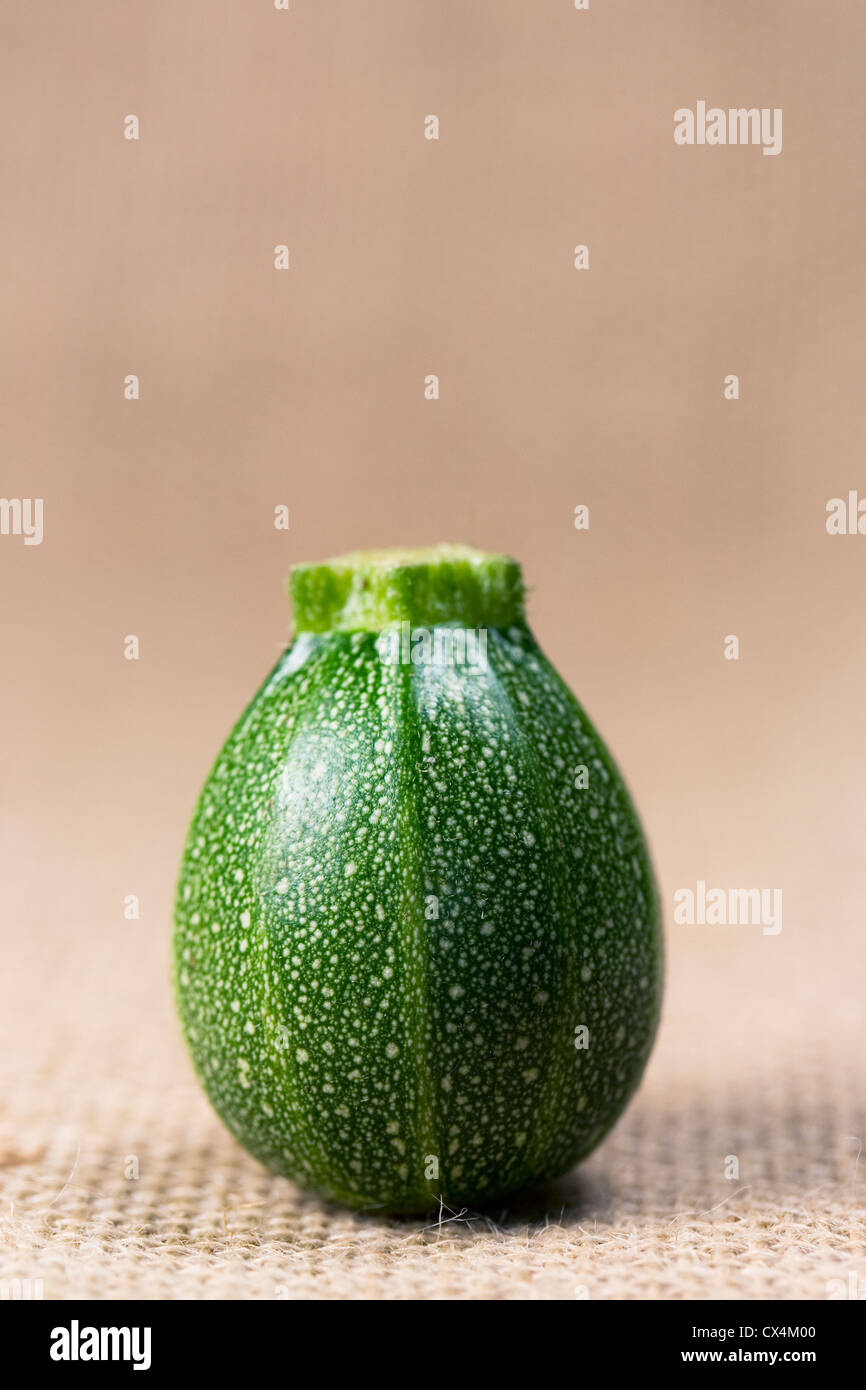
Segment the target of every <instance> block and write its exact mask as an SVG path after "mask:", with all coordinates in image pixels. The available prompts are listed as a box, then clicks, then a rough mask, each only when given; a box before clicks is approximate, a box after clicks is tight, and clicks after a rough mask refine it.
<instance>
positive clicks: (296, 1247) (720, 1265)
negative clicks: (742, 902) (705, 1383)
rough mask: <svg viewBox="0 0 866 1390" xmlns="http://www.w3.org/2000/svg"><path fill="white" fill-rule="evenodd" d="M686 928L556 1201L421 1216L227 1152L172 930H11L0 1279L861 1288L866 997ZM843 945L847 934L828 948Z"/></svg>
mask: <svg viewBox="0 0 866 1390" xmlns="http://www.w3.org/2000/svg"><path fill="white" fill-rule="evenodd" d="M678 930H679V932H680V935H677V934H676V933H677V931H678ZM688 930H689V929H673V930H672V932H671V933H669V940H670V948H671V949H670V956H671V969H670V987H669V992H668V1001H667V1007H666V1011H665V1020H664V1025H663V1030H662V1033H661V1036H660V1040H659V1045H658V1047H657V1050H656V1053H655V1055H654V1058H653V1061H652V1064H651V1066H650V1068H649V1071H648V1073H647V1076H646V1078H645V1081H644V1084H643V1086H642V1088H641V1091H640V1093H639V1094H638V1096H637V1098H636V1099H635V1101H634V1102H633V1103H632V1105H631V1107H630V1109H629V1110H628V1112H627V1114H626V1116H625V1117H624V1119H623V1120H622V1121H621V1123H620V1124H619V1126H618V1127H617V1128H616V1130H615V1131H614V1133H613V1134H612V1135H611V1136H610V1137H609V1139H608V1140H607V1141H606V1142H605V1143H604V1144H603V1145H602V1147H601V1148H600V1149H599V1150H598V1152H597V1153H596V1154H595V1155H594V1156H593V1157H592V1158H591V1159H590V1160H589V1161H588V1162H587V1163H586V1164H584V1165H583V1167H582V1168H581V1169H580V1170H579V1171H578V1172H577V1173H576V1174H573V1175H571V1176H570V1177H569V1178H568V1179H566V1180H564V1181H563V1182H561V1183H560V1184H558V1185H557V1186H556V1188H554V1189H551V1190H549V1191H547V1192H543V1193H532V1194H525V1195H523V1196H522V1197H521V1198H520V1199H518V1200H513V1201H511V1202H510V1203H508V1204H507V1205H505V1206H504V1207H503V1208H501V1209H491V1210H488V1211H485V1212H484V1213H481V1214H479V1213H472V1212H468V1213H459V1212H449V1211H443V1212H442V1213H441V1216H439V1215H436V1214H434V1215H432V1216H431V1217H430V1218H428V1219H427V1220H425V1221H407V1220H389V1219H382V1218H380V1217H378V1216H376V1215H375V1214H374V1213H370V1214H365V1215H360V1216H359V1215H353V1214H350V1213H347V1212H344V1211H342V1210H340V1209H337V1208H331V1207H326V1206H324V1205H323V1204H321V1203H319V1202H318V1201H317V1200H315V1199H314V1198H312V1197H308V1196H306V1195H305V1194H303V1193H299V1192H298V1191H297V1190H296V1189H295V1188H294V1187H293V1186H292V1185H291V1184H290V1183H288V1182H285V1181H283V1180H281V1179H276V1178H272V1177H270V1176H269V1175H268V1174H266V1173H265V1172H264V1171H263V1170H262V1169H261V1168H260V1167H259V1165H258V1164H257V1163H256V1162H255V1161H254V1160H253V1159H252V1158H250V1157H249V1156H248V1155H246V1154H245V1153H244V1151H243V1150H242V1149H240V1148H239V1147H238V1145H237V1144H236V1143H235V1142H234V1140H233V1139H232V1138H231V1136H230V1135H229V1134H228V1133H227V1132H226V1131H225V1130H224V1129H223V1128H222V1126H221V1124H220V1123H219V1121H218V1120H217V1119H216V1117H215V1116H214V1115H213V1114H212V1112H211V1111H210V1109H209V1107H208V1105H207V1103H206V1101H205V1100H204V1098H203V1097H202V1095H201V1094H200V1092H199V1090H198V1087H197V1085H196V1083H195V1080H194V1079H193V1076H192V1074H191V1070H190V1067H189V1064H188V1062H187V1059H186V1057H185V1055H184V1053H183V1050H182V1046H181V1044H180V1042H179V1040H178V1035H177V1029H176V1025H175V1022H174V1017H173V1012H172V1006H171V997H170V993H169V989H168V985H167V981H166V977H167V960H166V950H165V945H166V943H165V940H164V938H163V939H160V938H158V937H156V936H155V935H154V936H153V937H149V936H146V935H142V933H141V925H140V924H138V923H133V924H128V927H127V928H124V927H123V926H121V927H118V928H117V931H116V933H115V935H114V936H113V937H112V938H110V940H107V939H106V938H105V937H102V938H101V937H100V936H99V935H98V934H97V933H95V932H93V931H86V930H85V931H82V932H81V935H80V936H79V937H78V938H76V939H70V940H69V941H68V942H67V943H66V945H65V946H62V945H61V944H60V943H59V942H58V940H57V939H56V937H55V936H52V937H51V938H50V949H46V947H45V945H44V944H43V945H40V942H39V938H38V937H33V938H30V939H27V938H24V937H21V938H20V939H19V941H18V944H17V946H16V945H14V943H13V948H12V951H11V959H10V961H9V964H10V969H9V971H8V973H7V975H6V986H5V993H6V998H5V999H4V1001H3V1015H2V1016H3V1019H4V1026H5V1028H6V1029H7V1035H6V1038H5V1045H4V1047H3V1050H2V1057H3V1069H4V1096H5V1097H6V1105H5V1113H4V1126H3V1132H2V1148H0V1163H2V1168H0V1175H2V1180H3V1189H4V1201H3V1207H2V1239H3V1253H2V1261H0V1278H2V1279H3V1280H4V1281H7V1282H5V1283H4V1285H3V1290H4V1293H5V1295H6V1296H7V1297H9V1296H14V1295H15V1294H16V1293H17V1292H19V1291H23V1292H25V1293H26V1292H27V1290H28V1289H29V1290H30V1291H36V1292H37V1294H41V1296H43V1297H44V1298H46V1299H66V1298H77V1297H88V1298H99V1299H102V1298H124V1299H132V1298H145V1299H223V1298H229V1299H235V1298H237V1299H250V1298H251V1299H274V1298H291V1299H297V1298H303V1299H315V1298H326V1299H358V1298H360V1299H381V1298H390V1299H394V1298H397V1299H527V1298H529V1299H535V1298H541V1299H549V1298H557V1299H569V1300H583V1299H589V1300H593V1299H623V1298H625V1299H628V1298H649V1299H684V1298H699V1299H704V1298H727V1299H741V1298H746V1299H751V1298H760V1297H771V1298H778V1299H791V1298H794V1299H815V1298H817V1299H824V1298H827V1297H830V1296H840V1290H842V1289H843V1288H844V1289H845V1290H846V1291H850V1290H851V1289H852V1288H853V1289H857V1288H859V1289H860V1291H861V1292H866V1220H864V1212H863V1203H862V1193H863V1181H862V1175H863V1167H864V1165H862V1164H860V1165H859V1166H858V1155H859V1149H860V1142H861V1138H862V1135H863V1131H864V1125H863V1107H862V1100H863V1056H864V1052H863V1048H862V1038H861V1039H860V1045H858V1043H857V1038H858V1035H859V1011H858V1010H857V1009H855V1008H853V1007H852V1006H850V1005H849V1006H848V1007H843V1006H840V1007H838V1008H830V1009H827V1008H826V1007H824V1005H822V1006H821V1007H817V1005H816V1003H815V1001H817V1000H820V999H825V1001H826V991H827V988H828V980H829V979H830V978H831V977H832V974H833V970H834V969H835V968H836V967H834V966H832V965H830V966H828V964H827V962H826V961H825V962H824V963H823V964H822V959H821V955H820V953H818V952H817V951H814V950H813V951H811V952H802V951H801V952H798V951H796V950H792V949H791V946H790V945H789V947H788V950H787V952H786V950H785V947H784V945H783V943H784V941H785V934H784V933H783V934H782V935H781V936H780V937H778V938H772V939H768V938H761V936H760V934H759V935H758V937H757V939H755V938H752V939H751V940H750V942H749V943H748V945H746V944H745V943H743V942H740V941H734V942H733V944H732V941H731V938H730V937H729V938H728V940H727V942H724V941H723V940H722V939H721V938H719V939H718V940H717V941H716V942H715V944H712V943H711V944H710V945H709V946H707V945H703V946H701V947H699V948H697V949H696V948H695V947H694V946H693V944H692V943H693V942H694V940H695V938H694V937H688V936H684V935H683V934H682V933H683V932H687V931H688ZM692 930H697V929H692ZM740 930H743V929H740ZM746 930H749V929H746ZM789 940H790V939H789ZM855 944H856V943H855V941H854V940H853V939H852V940H851V941H850V942H849V943H848V944H847V947H846V943H845V941H844V940H841V939H839V938H837V939H836V942H835V945H834V949H833V951H832V952H830V953H829V955H830V956H831V957H832V960H833V961H835V962H837V963H838V961H839V959H842V958H844V954H845V951H846V949H847V950H851V951H852V952H853V951H854V948H855ZM745 981H748V989H747V990H744V982H745ZM732 1158H733V1159H735V1160H736V1164H737V1165H738V1168H739V1176H731V1177H728V1176H726V1171H727V1172H730V1173H735V1167H734V1164H733V1163H732ZM136 1168H137V1172H138V1177H135V1176H133V1174H134V1172H135V1171H136ZM127 1174H129V1176H127ZM16 1279H17V1280H21V1281H22V1283H21V1285H20V1286H16V1285H15V1283H14V1281H15V1280H16ZM28 1280H29V1281H31V1282H30V1284H29V1285H28V1284H26V1283H25V1282H24V1281H28ZM35 1281H41V1284H39V1283H37V1282H35ZM834 1281H835V1282H834ZM846 1296H847V1294H846Z"/></svg>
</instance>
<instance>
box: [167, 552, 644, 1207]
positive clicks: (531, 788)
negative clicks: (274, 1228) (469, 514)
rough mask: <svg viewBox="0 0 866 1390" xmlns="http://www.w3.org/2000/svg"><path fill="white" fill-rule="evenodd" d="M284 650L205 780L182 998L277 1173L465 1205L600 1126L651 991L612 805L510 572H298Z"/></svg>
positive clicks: (423, 568)
mask: <svg viewBox="0 0 866 1390" xmlns="http://www.w3.org/2000/svg"><path fill="white" fill-rule="evenodd" d="M291 592H292V600H293V606H294V617H295V628H296V635H295V638H294V641H293V642H292V643H291V645H290V646H289V648H288V650H287V651H286V652H285V653H284V655H283V656H282V657H281V659H280V660H279V661H278V663H277V665H276V667H275V668H274V670H273V672H272V673H271V675H270V676H269V677H268V679H267V680H266V681H265V684H264V685H263V686H262V689H261V690H260V691H259V693H258V695H257V696H256V697H255V699H254V700H253V702H252V704H251V705H250V706H249V708H248V709H247V711H246V713H245V714H244V715H243V716H242V717H241V719H240V721H239V723H238V724H237V726H236V727H235V729H234V731H233V732H232V734H231V735H230V737H229V740H228V742H227V743H226V745H225V747H224V748H223V751H222V753H221V754H220V756H219V758H218V760H217V763H216V765H215V767H214V769H213V771H212V772H211V775H210V777H209V778H208V781H207V783H206V785H205V788H204V791H203V792H202V795H201V799H200V801H199V804H198V807H197V810H196V813H195V816H194V818H193V822H192V826H191V828H190V832H189V838H188V842H187V847H186V853H185V857H184V861H183V867H182V871H181V876H180V883H179V886H178V895H177V908H176V933H175V978H176V988H177V997H178V1003H179V1008H180V1014H181V1018H182V1022H183V1027H184V1031H185V1034H186V1038H187V1042H188V1045H189V1048H190V1052H191V1054H192V1057H193V1061H194V1063H195V1066H196V1069H197V1071H198V1074H199V1077H200V1079H201V1081H202V1084H203V1086H204V1088H205V1090H206V1091H207V1093H208V1095H209V1097H210V1099H211V1101H212V1102H213V1104H214V1106H215V1107H216V1109H217V1111H218V1112H219V1114H220V1115H221V1116H222V1118H223V1120H224V1121H225V1123H226V1124H227V1125H228V1127H229V1129H230V1130H231V1131H232V1132H233V1133H234V1134H235V1135H236V1136H237V1138H238V1139H239V1140H240V1141H241V1143H242V1144H244V1145H245V1146H246V1147H247V1148H248V1149H249V1150H250V1152H252V1153H253V1154H255V1155H256V1156H257V1157H258V1158H259V1159H261V1160H262V1162H263V1163H265V1164H266V1165H267V1166H268V1167H269V1168H270V1169H272V1170H273V1171H275V1172H278V1173H283V1174H285V1175H286V1176H287V1177H290V1178H293V1179H295V1181H297V1182H299V1183H301V1184H302V1185H303V1186H305V1187H308V1188H311V1189H313V1190H315V1191H316V1192H318V1193H320V1194H322V1195H323V1196H325V1197H330V1198H335V1199H337V1200H338V1201H340V1202H343V1203H346V1204H348V1205H350V1206H353V1207H378V1208H383V1209H387V1210H391V1211H404V1212H412V1211H425V1210H427V1209H429V1208H431V1207H433V1206H435V1205H436V1204H437V1203H438V1201H439V1199H440V1198H442V1199H443V1200H444V1201H445V1203H447V1204H448V1205H449V1206H451V1207H455V1206H458V1205H461V1204H464V1205H465V1204H467V1203H472V1204H477V1203H479V1202H481V1201H483V1200H485V1199H487V1198H492V1197H498V1196H501V1195H503V1194H504V1193H507V1192H510V1191H513V1190H515V1189H517V1188H519V1187H522V1186H524V1185H526V1184H528V1183H530V1182H537V1181H539V1180H542V1179H544V1178H547V1177H552V1176H555V1175H558V1174H560V1173H562V1172H564V1171H565V1170H567V1169H568V1168H569V1167H570V1166H571V1165H572V1164H573V1163H575V1162H576V1161H577V1160H578V1159H580V1158H582V1157H583V1156H584V1155H586V1154H588V1153H589V1152H590V1151H591V1150H592V1149H593V1148H594V1147H595V1145H596V1144H598V1142H599V1140H600V1139H601V1138H602V1137H603V1135H604V1134H606V1132H607V1131H608V1130H609V1129H610V1127H611V1125H612V1124H613V1123H614V1121H615V1120H616V1119H617V1117H618V1116H619V1115H620V1114H621V1112H622V1110H623V1108H624V1106H625V1104H626V1102H627V1101H628V1098H629V1096H630V1095H631V1093H632V1092H633V1090H634V1089H635V1087H636V1085H637V1083H638V1080H639V1079H640V1076H641V1073H642V1071H643V1068H644V1064H645V1062H646V1059H647V1056H648V1054H649V1051H650V1048H651V1046H652V1041H653V1037H654V1034H655V1030H656V1023H657V1018H658V1010H659V1000H660V992H661V938H660V929H659V915H658V904H657V893H656V888H655V883H654V880H653V874H652V869H651V866H650V861H649V857H648V854H647V849H646V845H645V843H644V839H643V836H642V834H641V830H640V826H639V823H638V820H637V816H636V814H635V811H634V808H633V806H632V803H631V800H630V799H629V795H628V792H627V791H626V789H625V786H624V785H623V782H622V779H621V777H620V775H619V773H618V771H617V769H616V768H615V766H614V764H613V762H612V760H611V758H610V755H609V753H608V752H607V750H606V748H605V747H604V745H603V743H602V742H601V740H600V739H599V737H598V735H597V733H596V732H595V730H594V729H593V727H592V725H591V724H590V722H589V720H588V719H587V717H586V715H585V714H584V713H583V711H582V709H581V708H580V706H579V705H578V704H577V702H576V700H575V699H574V697H573V696H572V694H571V693H570V691H569V690H568V688H567V687H566V686H565V685H564V684H563V682H562V680H561V679H560V678H559V676H558V675H557V674H556V672H555V671H554V669H553V667H552V666H551V665H550V663H549V662H548V661H547V659H546V658H545V657H544V656H543V655H542V653H541V651H540V649H539V648H538V646H537V644H536V642H535V640H534V638H533V637H532V634H531V632H530V631H529V628H528V627H527V625H526V620H525V617H524V612H523V583H522V578H521V572H520V567H519V566H518V565H517V564H516V563H515V561H513V560H510V559H507V558H506V557H504V556H496V555H484V554H481V553H479V552H478V551H475V550H471V549H469V548H468V547H465V546H439V547H437V548H435V549H432V550H427V551H370V552H359V553H357V554H354V555H350V556H346V557H344V558H343V559H340V560H332V561H329V562H327V563H324V564H317V565H300V566H298V567H297V568H296V569H295V570H294V571H293V573H292V577H291Z"/></svg>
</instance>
